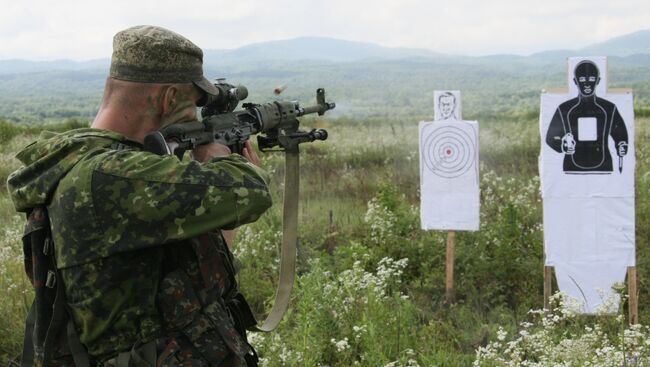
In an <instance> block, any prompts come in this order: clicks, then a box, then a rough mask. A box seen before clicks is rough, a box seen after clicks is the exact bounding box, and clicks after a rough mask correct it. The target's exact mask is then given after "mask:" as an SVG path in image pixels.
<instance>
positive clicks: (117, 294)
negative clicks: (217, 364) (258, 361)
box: [8, 129, 271, 365]
mask: <svg viewBox="0 0 650 367" xmlns="http://www.w3.org/2000/svg"><path fill="white" fill-rule="evenodd" d="M115 144H120V145H122V146H127V147H129V149H120V150H116V149H114V148H113V147H114V146H115ZM140 149H141V146H140V145H139V144H138V143H134V142H131V141H129V140H127V139H126V138H124V137H123V136H121V135H119V134H116V133H113V132H109V131H104V130H97V129H79V130H73V131H70V132H66V133H63V134H52V133H44V134H43V135H42V136H41V138H40V139H39V140H38V141H37V142H35V143H33V144H31V145H30V146H28V147H27V148H25V149H24V150H23V151H21V152H20V153H19V154H18V155H17V158H18V159H20V160H21V161H22V162H23V163H24V164H25V166H24V167H23V168H21V169H19V170H18V171H16V172H14V173H12V174H11V175H10V177H9V179H8V187H9V191H10V194H11V198H12V200H13V202H14V205H15V207H16V210H18V211H27V210H29V209H30V208H33V207H36V206H39V205H47V208H48V211H49V215H50V219H51V224H52V235H53V239H54V243H55V249H56V252H55V254H56V259H57V265H58V267H59V268H60V269H61V274H62V277H63V283H64V285H65V291H66V298H67V302H68V306H69V308H70V310H71V313H72V317H73V320H74V322H75V325H76V327H77V331H78V333H79V337H80V340H81V342H82V343H83V344H84V345H85V347H86V348H87V349H88V352H89V354H90V355H91V356H92V357H93V358H94V359H95V360H96V361H101V360H106V359H109V358H111V357H114V356H115V355H116V354H117V353H119V352H123V351H128V350H130V349H131V348H132V347H133V345H135V344H137V343H146V342H149V341H151V340H155V339H159V338H161V337H163V338H171V339H169V340H170V341H169V343H171V344H170V345H172V344H175V345H178V346H179V348H180V347H182V346H183V345H186V344H188V343H190V344H191V343H192V342H194V341H191V339H192V338H195V339H196V336H197V335H203V334H205V335H209V336H210V337H211V338H212V337H213V338H214V341H215V343H216V344H215V345H216V347H215V348H222V347H224V346H225V348H227V350H228V351H229V353H234V354H235V355H237V354H240V353H245V352H246V351H247V344H246V343H245V342H244V341H243V340H241V338H240V337H239V336H238V335H236V331H234V328H233V327H232V320H230V317H229V315H228V313H227V311H226V310H225V308H224V305H223V302H225V301H224V299H223V297H224V296H225V295H227V294H228V293H230V290H232V289H233V287H236V285H235V284H232V282H231V281H230V280H229V279H227V278H228V277H227V276H225V275H223V271H224V270H223V269H224V268H223V267H222V268H221V269H215V270H214V273H213V274H204V273H205V271H204V272H203V273H202V271H201V266H200V264H199V262H198V260H197V259H199V258H202V259H204V260H206V261H208V262H210V261H212V262H214V261H217V260H215V258H214V256H219V255H218V254H217V253H213V254H212V255H211V257H209V259H208V258H206V257H205V256H204V255H205V254H206V253H208V254H209V253H210V252H211V251H213V250H210V249H205V248H200V243H198V242H197V241H198V240H197V239H196V238H197V236H199V235H201V234H205V233H207V232H210V231H214V230H215V229H230V228H235V227H237V226H239V225H242V224H245V223H249V222H252V221H254V220H256V219H257V218H258V217H259V216H260V215H261V214H262V213H263V212H264V211H265V210H266V209H268V207H269V206H270V205H271V198H270V195H269V192H268V188H267V183H266V182H267V177H266V174H265V173H264V172H263V171H262V170H261V169H259V168H258V167H256V166H254V165H252V164H250V163H248V162H247V161H246V160H245V159H244V158H243V157H241V156H238V155H230V156H228V157H221V158H215V159H213V160H212V161H211V162H208V163H205V164H200V163H198V162H181V161H179V160H178V159H177V158H176V157H173V156H157V155H154V154H151V153H148V152H143V151H140ZM218 238H220V236H218ZM213 241H214V240H213ZM216 241H221V240H220V239H218V240H216ZM219 243H221V242H219ZM219 243H216V244H214V243H213V246H216V247H215V248H219V246H220V245H219ZM221 245H223V243H221ZM222 248H225V246H222ZM222 248H219V249H221V250H222ZM221 250H218V251H221ZM225 251H227V249H226V250H225ZM197 252H198V253H200V254H203V255H199V254H197ZM169 254H172V255H173V259H172V260H173V266H172V269H176V268H180V269H181V270H182V273H183V274H185V276H184V277H182V278H183V281H185V282H187V281H189V282H190V284H192V289H188V290H187V291H188V292H191V291H193V292H195V294H197V295H199V296H197V297H198V298H196V299H198V300H199V303H200V304H201V312H199V316H197V318H196V320H194V319H193V320H192V322H193V323H194V324H192V325H195V326H193V328H194V329H193V330H195V331H194V332H188V333H187V334H190V335H186V334H183V332H182V331H179V334H178V336H173V335H172V336H170V335H168V334H166V333H167V332H168V331H169V330H173V329H174V326H172V324H168V325H166V324H165V321H167V322H169V321H170V319H171V317H169V315H172V316H173V315H180V313H179V312H178V310H177V311H174V310H173V309H171V310H170V309H167V310H166V311H165V307H159V305H158V300H157V297H158V296H160V297H161V299H160V301H161V302H164V297H165V295H170V293H169V290H168V289H169V288H168V287H172V288H173V286H178V282H177V281H174V280H173V279H171V278H168V277H167V276H166V272H167V271H169V270H170V268H169V265H166V264H168V263H169V261H170V256H169ZM208 273H209V272H208ZM204 278H208V280H209V282H213V283H211V286H210V287H206V284H207V283H205V279H204ZM163 279H165V281H163V282H162V283H161V280H163ZM160 284H163V285H164V287H163V289H162V290H161V289H160ZM159 290H160V292H159ZM173 294H175V293H173V292H172V294H171V295H173ZM188 297H189V295H188ZM187 302H188V303H187V304H188V305H191V304H193V302H195V301H193V300H192V298H188V301H187ZM159 309H162V310H163V315H161V314H160V311H159ZM190 311H191V309H190ZM163 316H165V317H167V318H166V319H164V318H163ZM178 317H180V316H178ZM206 320H207V321H206ZM208 321H209V322H208ZM228 321H230V324H229V323H228ZM208 324H209V325H208ZM188 325H189V324H188ZM175 326H176V327H178V325H175ZM220 327H221V328H224V329H223V330H221V329H219V328H220ZM201 333H203V334H201ZM206 340H208V339H206ZM217 341H219V343H217ZM162 344H163V345H162V346H161V348H162V350H164V349H166V348H167V347H168V345H167V344H165V343H162ZM170 348H172V347H170ZM193 348H195V349H194V352H195V353H198V354H199V355H202V356H203V358H204V357H205V356H204V354H205V353H208V354H209V353H223V351H221V352H217V351H216V350H215V351H209V350H207V351H206V350H205V349H204V350H201V346H200V345H194V346H193ZM167 349H168V348H167ZM172 349H174V348H172ZM162 350H161V351H162ZM183 354H185V355H187V356H189V357H188V358H190V359H191V358H193V357H192V356H191V355H192V353H190V352H187V351H184V352H182V353H180V354H179V353H176V354H175V356H176V357H174V358H177V357H178V356H180V355H183ZM195 357H196V356H195ZM225 358H226V359H228V358H231V359H232V358H233V357H232V356H230V357H225ZM212 365H214V364H212Z"/></svg>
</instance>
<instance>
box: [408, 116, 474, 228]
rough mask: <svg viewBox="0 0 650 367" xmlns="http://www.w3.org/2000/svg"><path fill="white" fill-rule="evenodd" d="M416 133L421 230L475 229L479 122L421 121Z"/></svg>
mask: <svg viewBox="0 0 650 367" xmlns="http://www.w3.org/2000/svg"><path fill="white" fill-rule="evenodd" d="M419 131H420V139H419V141H420V218H421V225H422V229H425V230H432V229H437V230H469V231H476V230H478V229H479V208H480V194H479V173H478V122H476V121H429V122H425V121H422V122H420V129H419Z"/></svg>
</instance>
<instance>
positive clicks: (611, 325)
mask: <svg viewBox="0 0 650 367" xmlns="http://www.w3.org/2000/svg"><path fill="white" fill-rule="evenodd" d="M528 115H531V114H528ZM532 115H534V114H532ZM478 119H479V120H480V122H481V130H480V144H481V148H480V170H481V182H480V186H481V229H480V231H478V232H460V233H458V234H457V243H456V254H457V257H456V269H455V272H456V300H457V301H456V303H454V304H452V305H447V304H445V302H444V291H445V267H444V264H445V239H446V233H443V232H435V231H432V232H425V231H422V230H420V229H419V209H418V205H419V193H418V190H419V176H418V175H419V173H418V154H417V149H418V147H417V121H408V122H405V121H393V122H388V121H385V122H375V123H370V122H368V121H363V120H362V121H355V120H318V119H311V120H305V121H304V124H307V125H311V126H314V127H324V128H327V129H328V132H329V136H330V137H329V139H328V140H327V141H325V142H317V143H314V144H311V145H309V146H304V147H303V148H302V153H303V154H302V155H301V164H302V171H301V180H302V187H301V209H300V220H301V222H300V223H301V224H300V226H301V227H300V246H299V252H298V279H297V282H296V285H295V288H294V294H293V302H292V307H291V309H290V311H289V313H288V314H287V316H286V317H285V320H284V321H283V323H282V324H281V326H280V327H279V329H278V331H276V332H273V333H271V334H267V335H260V334H257V335H253V336H252V342H253V344H254V345H256V346H257V347H258V351H259V353H260V356H261V358H262V362H263V365H266V366H325V365H327V366H352V365H361V366H471V365H472V364H473V363H475V365H481V366H483V365H484V366H493V365H494V366H501V365H531V366H533V365H535V366H536V365H540V366H543V365H560V364H559V363H560V362H557V363H556V362H553V363H551V362H549V361H552V358H556V359H557V358H564V359H563V361H568V362H566V363H568V364H565V365H571V366H581V365H608V366H609V365H612V366H614V365H616V366H621V365H642V364H638V362H639V361H646V362H645V363H648V362H647V358H649V357H650V333H649V332H648V331H647V329H644V328H642V327H637V328H635V329H631V330H626V321H625V320H626V318H625V316H624V315H623V317H613V316H598V317H574V316H572V315H570V314H566V313H562V312H560V313H559V314H554V315H551V318H550V319H549V318H547V317H546V316H545V315H544V314H539V313H530V312H529V311H530V310H531V309H540V308H542V305H543V297H542V290H543V285H542V268H543V260H542V258H543V226H542V202H541V196H540V193H539V177H538V168H537V159H538V154H539V140H540V139H539V134H538V123H537V121H536V120H533V119H528V120H520V121H509V122H504V121H497V120H487V121H483V120H481V117H480V116H478ZM648 124H650V119H648V118H639V119H637V121H636V126H637V128H636V134H637V137H636V138H637V140H636V142H637V144H636V154H637V181H636V190H637V197H636V208H637V209H636V210H637V217H636V218H637V223H636V225H637V238H636V243H637V265H638V276H639V291H640V294H639V300H640V304H639V313H640V321H641V323H642V324H643V323H645V322H648V320H650V304H649V303H650V297H649V295H648V285H649V279H648V274H650V254H649V253H648V251H649V250H648V248H649V245H650V224H649V218H650V195H649V194H650V174H649V173H648V172H650V170H649V169H650V148H649V146H650V127H648ZM36 130H37V129H31V130H26V129H25V130H21V131H19V132H18V133H14V132H12V131H13V130H11V128H6V127H5V131H9V132H8V133H6V132H5V133H4V135H3V133H2V130H0V138H1V139H2V142H3V144H1V145H0V178H1V180H0V182H1V184H2V185H4V182H5V181H6V176H7V175H8V173H9V172H11V171H12V170H14V169H15V168H17V167H18V163H17V162H16V161H15V160H14V159H13V154H15V152H16V151H17V150H18V149H19V147H21V146H24V145H26V143H27V142H29V141H30V140H32V139H34V138H35V136H34V135H33V134H34V133H35V132H36ZM513 131H515V132H516V133H512V132H513ZM282 163H283V160H282V156H281V155H280V154H277V153H274V154H270V155H264V156H263V164H264V166H265V167H268V168H269V169H270V170H271V172H272V173H273V178H274V179H273V191H274V196H275V198H276V199H275V205H274V207H273V208H272V209H271V210H270V211H269V213H268V214H266V215H265V216H264V217H263V218H262V219H261V220H259V221H258V222H256V223H254V224H252V225H249V226H247V227H245V228H242V229H241V230H240V232H239V234H238V240H237V245H236V254H237V255H238V257H239V259H240V260H241V261H242V263H243V264H244V268H243V270H241V272H240V275H239V277H240V282H241V288H242V290H243V292H244V293H245V294H246V295H247V297H248V298H249V301H252V305H253V307H254V309H255V311H256V312H257V313H258V314H260V315H263V314H264V312H265V310H268V309H269V308H270V305H269V302H270V301H271V300H272V297H273V294H274V291H275V282H276V281H277V279H276V278H277V274H276V273H277V264H278V252H277V251H278V250H277V249H278V245H279V242H280V238H281V232H280V231H281V223H280V221H281V219H280V218H281V216H280V214H281V192H282V184H281V183H282V177H283V166H282ZM5 192H6V188H5V187H4V186H3V188H2V194H0V218H1V223H2V227H1V228H0V231H2V245H1V246H0V300H1V301H0V314H1V315H3V317H2V318H0V365H9V366H12V365H16V363H17V362H16V361H17V360H18V355H19V353H20V347H21V344H22V323H23V318H24V316H25V313H26V310H27V306H28V304H29V302H30V298H31V293H30V290H29V289H30V286H29V284H28V282H27V281H26V278H25V277H24V275H23V273H24V272H23V269H22V258H21V256H22V253H21V251H22V247H21V242H20V236H21V230H22V222H23V218H22V217H20V216H18V215H17V214H15V213H13V209H12V206H11V202H10V200H9V199H8V198H7V195H6V193H5ZM621 310H622V312H623V311H625V310H626V308H624V307H623V308H621ZM553 317H555V318H553ZM549 320H550V321H549ZM522 323H524V324H523V325H522ZM635 333H636V334H635ZM522 338H523V339H522ZM632 341H634V342H632ZM495 343H496V344H495ZM499 343H501V344H499ZM507 343H513V344H512V345H511V348H510V350H507V348H508V346H507V345H508V344H507ZM567 343H568V344H567ZM486 346H488V347H487V349H479V348H484V347H486ZM500 348H501V349H500ZM554 348H555V349H554ZM608 348H609V349H608ZM477 350H480V352H479V353H478V355H477ZM559 350H563V351H564V354H566V356H563V354H562V353H560V352H558V351H559ZM514 352H517V353H519V354H518V357H517V356H514V355H513V353H514ZM490 353H492V354H490ZM544 353H547V354H549V353H550V354H553V356H552V357H545V356H546V354H544ZM572 353H573V354H572ZM599 353H600V354H599ZM617 353H618V354H617ZM515 354H516V353H515ZM580 355H584V356H586V355H593V356H599V355H602V356H604V357H602V358H604V359H603V361H604V362H602V363H600V364H599V363H596V364H589V363H591V362H589V361H590V360H589V358H586V357H584V358H582V359H580V358H578V357H576V356H580ZM477 356H478V357H477ZM522 356H523V357H522ZM477 358H478V359H477ZM499 358H501V359H499ZM516 358H520V359H519V361H520V362H516V361H517V360H516ZM522 358H523V359H522ZM545 358H551V359H545ZM571 358H574V359H571ZM594 358H596V357H594ZM634 358H636V360H635V359H634ZM643 358H646V359H643ZM475 360H476V362H475ZM522 360H525V361H527V362H526V363H522V362H521V361H522ZM513 361H514V362H513ZM545 361H546V362H545ZM635 361H636V362H635ZM547 362H548V363H547ZM587 362H589V363H587ZM535 363H540V364H535Z"/></svg>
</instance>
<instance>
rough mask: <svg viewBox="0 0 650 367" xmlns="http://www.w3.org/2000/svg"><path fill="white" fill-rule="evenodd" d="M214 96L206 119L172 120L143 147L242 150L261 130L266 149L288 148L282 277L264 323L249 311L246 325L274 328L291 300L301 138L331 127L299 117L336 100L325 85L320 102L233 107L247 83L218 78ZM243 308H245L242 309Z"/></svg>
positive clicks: (323, 135) (317, 136)
mask: <svg viewBox="0 0 650 367" xmlns="http://www.w3.org/2000/svg"><path fill="white" fill-rule="evenodd" d="M215 87H217V89H218V90H219V93H218V94H217V95H216V96H209V97H208V98H207V100H206V101H205V105H204V107H203V109H202V110H201V115H202V117H203V118H202V121H191V122H186V123H179V124H172V125H170V126H167V127H165V128H163V129H162V130H160V131H155V132H153V133H151V134H149V135H147V136H146V137H145V138H144V146H145V149H146V150H148V151H150V152H153V153H157V154H160V155H165V154H168V155H171V154H175V155H176V156H178V157H179V158H181V159H182V158H183V154H184V153H185V151H187V150H191V149H194V148H196V147H197V146H199V145H202V144H208V143H210V142H219V143H221V144H224V145H227V146H228V147H229V148H230V150H231V151H232V152H235V153H240V154H241V153H242V150H243V148H244V143H245V142H246V140H248V139H249V138H250V136H251V135H254V134H258V135H257V144H258V146H259V148H260V150H262V151H268V150H271V149H272V148H276V147H278V148H279V149H276V150H281V151H284V152H285V153H286V154H285V170H284V171H285V173H284V189H285V190H284V206H283V213H282V249H281V256H280V281H279V282H278V290H277V292H276V294H275V302H274V303H273V308H272V309H271V312H270V313H269V315H268V316H267V317H266V320H265V321H264V323H263V324H262V325H260V326H257V325H256V321H255V318H254V317H253V315H252V313H250V311H248V312H247V314H248V315H249V316H247V317H246V319H249V320H252V321H251V322H249V323H248V322H247V324H248V325H246V328H248V329H251V330H257V331H271V330H274V329H275V328H276V327H277V326H278V324H280V321H282V317H283V315H284V313H285V312H286V310H287V308H288V306H289V301H290V300H291V289H292V288H293V282H294V277H295V267H296V247H297V244H298V191H299V190H298V187H299V184H300V174H299V167H300V165H299V148H298V146H299V144H301V143H305V142H312V141H315V140H325V139H327V131H325V130H323V129H313V130H311V131H308V132H306V131H300V130H299V127H300V122H299V121H298V117H300V116H304V115H308V114H312V113H318V115H319V116H321V115H323V114H324V113H325V112H326V111H328V110H331V109H333V108H334V107H335V106H336V105H335V104H334V103H333V102H325V90H324V89H323V88H319V89H317V90H316V104H315V105H313V106H309V107H300V105H299V104H298V102H279V101H276V102H269V103H264V104H254V103H245V104H244V105H243V107H244V108H243V109H242V110H238V111H235V108H237V105H238V104H239V102H240V101H241V100H244V99H246V97H247V96H248V90H247V89H246V87H244V86H237V87H235V86H233V85H231V84H227V83H226V82H225V80H223V79H221V80H217V83H215ZM240 311H241V309H240Z"/></svg>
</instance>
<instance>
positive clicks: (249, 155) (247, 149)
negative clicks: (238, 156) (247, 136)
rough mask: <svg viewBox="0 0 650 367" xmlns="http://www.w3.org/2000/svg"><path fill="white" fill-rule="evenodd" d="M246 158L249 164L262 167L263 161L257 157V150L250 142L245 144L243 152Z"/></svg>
mask: <svg viewBox="0 0 650 367" xmlns="http://www.w3.org/2000/svg"><path fill="white" fill-rule="evenodd" d="M242 153H243V155H244V157H245V158H246V159H248V161H249V162H251V163H252V164H254V165H256V166H258V167H259V166H260V164H261V161H260V157H259V156H258V155H257V152H255V149H253V146H252V145H251V141H250V140H246V143H244V150H243V151H242Z"/></svg>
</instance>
